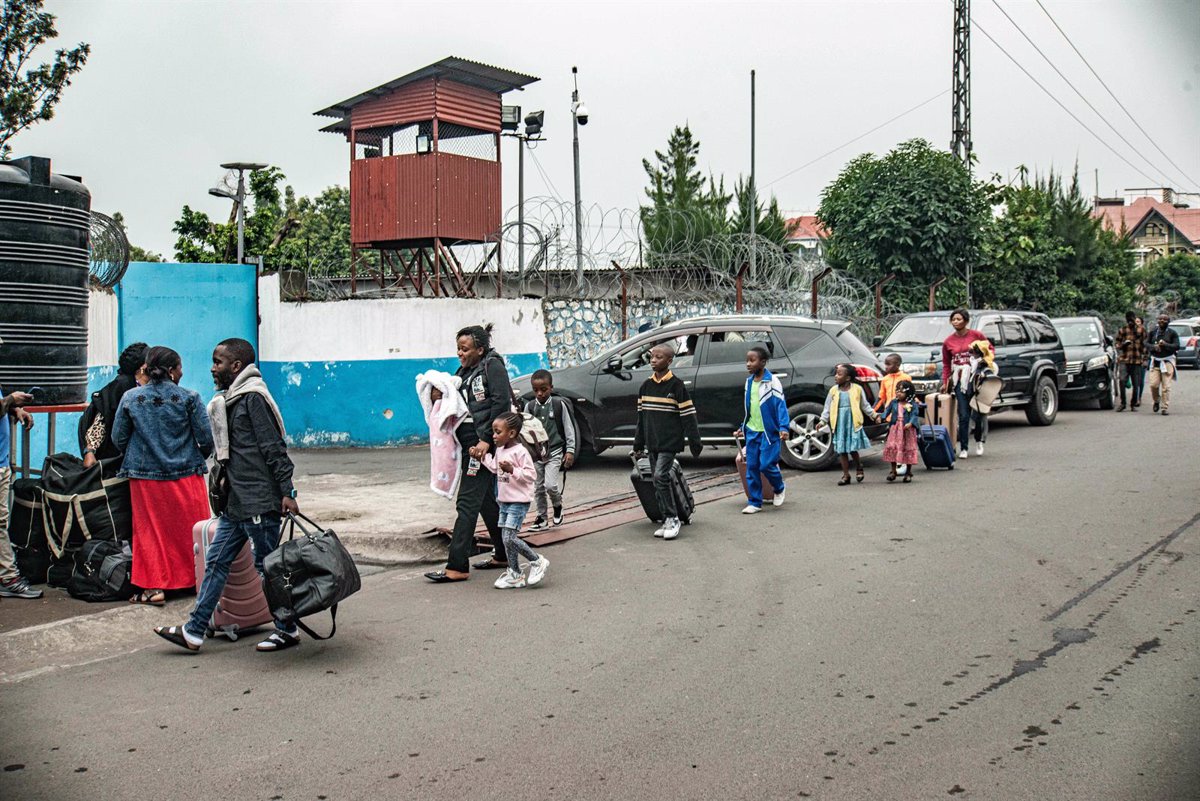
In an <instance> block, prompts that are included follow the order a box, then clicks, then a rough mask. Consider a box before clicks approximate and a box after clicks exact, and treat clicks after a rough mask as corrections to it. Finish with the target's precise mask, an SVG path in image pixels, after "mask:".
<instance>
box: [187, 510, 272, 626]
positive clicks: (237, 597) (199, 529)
mask: <svg viewBox="0 0 1200 801" xmlns="http://www.w3.org/2000/svg"><path fill="white" fill-rule="evenodd" d="M216 533H217V519H216V518H215V517H214V518H210V519H208V520H201V521H200V522H199V523H197V524H196V525H195V526H194V527H193V528H192V553H194V554H195V555H196V589H197V590H199V588H200V584H201V583H202V582H203V581H204V555H205V554H206V553H207V552H208V545H209V543H210V542H212V538H213V536H214V535H215V534H216ZM273 621H274V618H272V617H271V610H270V609H269V608H268V607H267V596H266V595H264V594H263V588H262V579H261V578H260V577H259V575H258V571H257V570H255V569H254V553H253V551H251V549H250V543H249V542H247V543H246V544H245V545H244V546H242V552H241V553H239V554H238V555H237V558H236V559H234V560H233V564H232V565H230V566H229V580H228V581H226V582H225V589H224V590H223V591H222V592H221V600H219V601H218V602H217V608H216V609H215V610H214V611H213V616H212V620H211V621H209V624H208V631H207V632H206V634H207V635H208V636H210V637H215V636H217V635H220V634H224V635H225V636H226V637H228V638H229V639H230V640H236V639H237V638H238V635H239V634H241V633H242V632H243V631H246V630H247V629H255V628H259V627H260V626H267V625H270V624H272V623H273Z"/></svg>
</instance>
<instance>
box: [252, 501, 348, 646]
mask: <svg viewBox="0 0 1200 801" xmlns="http://www.w3.org/2000/svg"><path fill="white" fill-rule="evenodd" d="M305 523H308V526H311V527H312V528H311V529H310V528H309V527H308V526H305V525H304V524H305ZM297 528H299V529H300V533H301V535H302V536H301V537H299V538H297V537H296V529H297ZM282 529H286V530H287V540H285V541H283V542H280V544H279V547H278V548H276V549H275V550H274V551H272V552H271V553H269V554H267V558H266V559H264V560H263V576H264V582H263V584H264V586H263V589H264V590H265V591H266V595H267V606H269V607H270V608H271V614H272V615H273V616H274V617H275V618H276V619H277V620H280V621H283V622H285V623H295V624H296V625H297V626H299V627H300V628H301V629H303V630H304V632H305V633H306V634H308V636H310V637H312V638H313V639H316V640H328V639H329V638H330V637H332V636H333V635H334V634H335V633H336V632H337V608H338V604H339V603H341V602H342V601H344V600H346V598H348V597H350V596H351V595H353V594H354V593H356V592H358V590H359V589H360V588H361V587H362V579H361V578H360V577H359V575H358V567H357V566H356V565H355V564H354V560H353V559H351V558H350V553H349V551H347V550H346V546H344V545H342V541H341V540H339V539H338V536H337V534H334V533H333V531H332V530H329V529H322V528H321V527H320V526H318V525H317V524H316V523H314V522H313V521H312V520H310V519H309V518H307V517H305V516H304V515H302V514H291V513H289V514H288V516H287V518H286V519H285V520H284V521H283V524H282V527H281V532H280V533H281V535H282ZM326 609H328V610H329V615H330V618H331V619H332V620H333V628H332V629H330V631H329V634H327V635H326V636H324V637H322V636H321V635H319V634H317V633H316V632H315V631H313V630H312V629H310V628H309V627H308V626H306V625H304V622H303V621H302V620H301V618H304V617H308V616H310V615H315V614H317V613H318V612H324V611H325V610H326Z"/></svg>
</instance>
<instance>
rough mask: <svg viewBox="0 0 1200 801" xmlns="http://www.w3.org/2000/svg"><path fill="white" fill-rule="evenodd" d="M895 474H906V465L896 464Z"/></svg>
mask: <svg viewBox="0 0 1200 801" xmlns="http://www.w3.org/2000/svg"><path fill="white" fill-rule="evenodd" d="M896 475H898V476H906V475H908V465H906V464H902V465H900V466H898V467H897V468H896Z"/></svg>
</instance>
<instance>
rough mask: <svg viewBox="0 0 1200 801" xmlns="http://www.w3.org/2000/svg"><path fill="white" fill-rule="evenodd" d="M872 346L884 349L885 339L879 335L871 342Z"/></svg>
mask: <svg viewBox="0 0 1200 801" xmlns="http://www.w3.org/2000/svg"><path fill="white" fill-rule="evenodd" d="M871 344H872V345H873V346H874V347H876V348H882V347H883V337H881V336H880V335H879V334H876V335H875V338H874V339H872V340H871Z"/></svg>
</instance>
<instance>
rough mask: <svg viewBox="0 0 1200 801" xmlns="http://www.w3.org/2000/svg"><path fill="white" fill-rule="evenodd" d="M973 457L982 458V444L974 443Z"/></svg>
mask: <svg viewBox="0 0 1200 801" xmlns="http://www.w3.org/2000/svg"><path fill="white" fill-rule="evenodd" d="M975 455H976V456H983V443H982V442H976V443H975Z"/></svg>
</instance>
